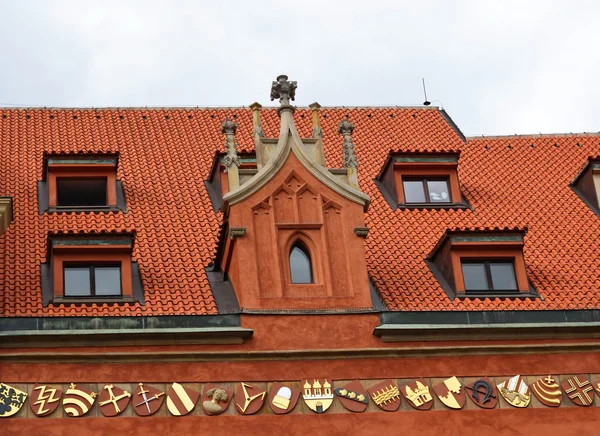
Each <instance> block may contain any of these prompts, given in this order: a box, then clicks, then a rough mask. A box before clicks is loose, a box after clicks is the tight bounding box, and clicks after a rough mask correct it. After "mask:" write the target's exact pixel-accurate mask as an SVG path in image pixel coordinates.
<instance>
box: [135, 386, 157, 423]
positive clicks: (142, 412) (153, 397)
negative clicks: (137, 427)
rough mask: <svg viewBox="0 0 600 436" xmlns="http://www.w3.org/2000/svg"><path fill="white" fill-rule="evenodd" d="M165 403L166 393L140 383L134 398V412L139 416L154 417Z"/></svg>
mask: <svg viewBox="0 0 600 436" xmlns="http://www.w3.org/2000/svg"><path fill="white" fill-rule="evenodd" d="M164 401H165V393H164V392H161V391H160V390H158V389H156V388H155V387H153V386H150V385H145V384H144V383H138V388H137V389H136V391H135V393H134V396H133V410H135V413H137V414H138V416H150V415H154V414H155V413H156V412H158V409H160V406H162V403H163V402H164Z"/></svg>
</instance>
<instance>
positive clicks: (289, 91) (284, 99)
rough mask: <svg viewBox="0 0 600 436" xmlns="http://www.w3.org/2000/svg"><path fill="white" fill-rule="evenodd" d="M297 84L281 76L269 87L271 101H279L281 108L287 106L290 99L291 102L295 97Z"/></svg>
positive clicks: (283, 75)
mask: <svg viewBox="0 0 600 436" xmlns="http://www.w3.org/2000/svg"><path fill="white" fill-rule="evenodd" d="M297 87H298V82H295V81H288V76H286V75H285V74H281V75H279V76H277V80H275V81H273V84H272V85H271V101H273V100H275V99H276V98H278V99H279V102H280V103H281V106H282V107H283V106H289V105H290V99H291V100H292V101H293V100H294V99H295V97H296V88H297Z"/></svg>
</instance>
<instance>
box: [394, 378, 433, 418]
mask: <svg viewBox="0 0 600 436" xmlns="http://www.w3.org/2000/svg"><path fill="white" fill-rule="evenodd" d="M400 391H401V392H402V395H404V398H406V400H407V401H408V404H410V405H411V406H413V407H414V408H415V409H417V410H429V409H431V407H432V406H433V397H432V396H431V393H430V392H429V386H427V383H425V380H423V379H416V380H413V381H411V382H409V383H407V384H406V385H404V386H402V388H401V389H400Z"/></svg>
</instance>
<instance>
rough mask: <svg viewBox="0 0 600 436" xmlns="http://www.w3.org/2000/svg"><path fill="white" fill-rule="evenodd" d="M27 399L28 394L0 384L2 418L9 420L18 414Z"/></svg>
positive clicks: (0, 415)
mask: <svg viewBox="0 0 600 436" xmlns="http://www.w3.org/2000/svg"><path fill="white" fill-rule="evenodd" d="M26 399H27V393H26V392H23V391H22V390H20V389H17V388H14V387H12V386H9V385H6V384H4V383H0V418H8V417H9V416H13V415H15V414H16V413H18V412H19V410H21V407H23V404H25V400H26Z"/></svg>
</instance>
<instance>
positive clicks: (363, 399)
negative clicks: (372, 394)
mask: <svg viewBox="0 0 600 436" xmlns="http://www.w3.org/2000/svg"><path fill="white" fill-rule="evenodd" d="M334 392H335V394H336V395H337V397H338V400H340V403H342V405H343V406H344V407H345V408H346V409H348V410H349V411H351V412H364V411H365V410H366V409H367V406H368V405H369V396H368V395H367V391H366V390H365V388H363V386H362V384H360V382H359V381H358V380H354V381H351V382H350V383H348V384H346V385H344V386H342V387H341V388H336V389H335V390H334Z"/></svg>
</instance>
